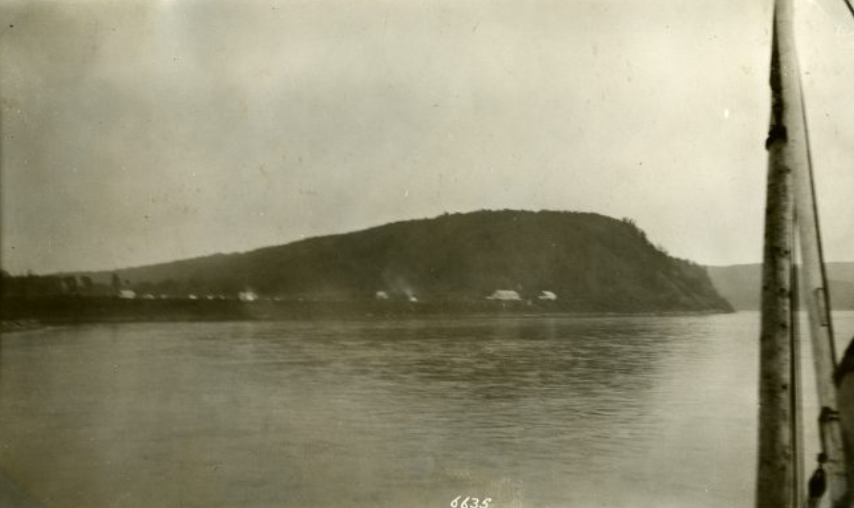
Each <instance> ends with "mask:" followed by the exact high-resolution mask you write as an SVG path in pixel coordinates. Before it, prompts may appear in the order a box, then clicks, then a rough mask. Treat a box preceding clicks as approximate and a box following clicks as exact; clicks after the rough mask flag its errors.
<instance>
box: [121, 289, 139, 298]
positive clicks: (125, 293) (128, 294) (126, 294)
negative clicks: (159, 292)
mask: <svg viewBox="0 0 854 508" xmlns="http://www.w3.org/2000/svg"><path fill="white" fill-rule="evenodd" d="M119 298H121V299H123V300H133V299H134V298H136V291H134V290H132V289H120V290H119Z"/></svg>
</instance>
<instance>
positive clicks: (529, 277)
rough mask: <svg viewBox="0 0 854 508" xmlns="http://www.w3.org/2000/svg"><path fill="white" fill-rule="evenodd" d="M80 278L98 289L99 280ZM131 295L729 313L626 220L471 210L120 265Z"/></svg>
mask: <svg viewBox="0 0 854 508" xmlns="http://www.w3.org/2000/svg"><path fill="white" fill-rule="evenodd" d="M79 275H81V276H82V275H87V276H90V277H91V278H92V279H94V280H97V281H100V282H106V281H108V280H109V279H110V277H111V274H110V273H106V272H101V273H94V274H91V273H90V274H79ZM118 275H119V277H120V278H121V279H122V280H123V281H125V280H126V281H128V282H127V284H128V285H129V286H130V287H132V288H133V289H135V290H136V291H137V293H140V294H142V293H153V294H164V293H165V294H169V295H187V294H190V293H192V294H196V295H199V296H200V297H204V295H220V294H224V295H232V296H233V295H234V294H236V292H238V291H242V290H245V289H252V290H253V291H255V292H257V293H258V294H259V295H260V296H261V297H271V298H280V299H283V300H297V299H301V300H318V301H339V302H340V301H357V300H358V301H361V300H366V299H370V300H373V299H375V298H376V297H377V296H378V293H380V292H381V293H382V297H383V298H385V297H386V296H387V297H388V298H389V299H390V300H394V299H409V298H410V297H414V298H417V300H418V301H419V302H446V303H453V302H460V303H463V302H474V301H478V302H482V301H484V300H485V298H486V297H487V296H489V295H490V294H492V293H493V292H495V291H496V290H511V291H515V292H517V293H518V294H519V295H520V297H521V298H522V300H532V301H533V302H537V301H538V299H539V298H538V297H540V296H542V291H551V292H553V293H555V294H556V295H557V299H556V300H554V301H549V302H547V303H548V305H549V306H551V307H552V308H559V309H562V310H580V311H615V312H624V311H631V312H634V311H729V310H730V307H729V305H728V304H727V302H726V301H725V300H724V299H723V298H721V297H720V296H719V295H718V294H717V292H716V291H715V289H714V288H713V286H712V284H711V283H710V281H709V279H708V277H707V275H706V271H705V269H704V268H702V267H700V266H698V265H696V264H694V263H691V262H689V261H684V260H680V259H676V258H672V257H670V256H668V255H667V254H666V253H665V252H663V251H662V250H660V249H658V248H656V247H655V246H653V245H652V244H651V243H650V242H649V241H648V240H647V238H646V235H645V234H644V233H643V231H641V230H640V229H638V228H637V227H636V226H635V225H634V224H633V223H632V222H631V221H629V220H616V219H612V218H609V217H605V216H602V215H597V214H590V213H571V212H524V211H481V212H474V213H466V214H452V215H447V214H446V215H443V216H440V217H437V218H433V219H424V220H413V221H405V222H397V223H392V224H388V225H384V226H380V227H375V228H372V229H367V230H364V231H359V232H355V233H348V234H343V235H334V236H325V237H318V238H312V239H307V240H303V241H299V242H295V243H291V244H287V245H282V246H277V247H268V248H264V249H259V250H255V251H251V252H246V253H239V254H228V255H215V256H209V257H204V258H196V259H188V260H184V261H177V262H173V263H167V264H161V265H153V266H146V267H139V268H130V269H126V270H121V271H119V272H118Z"/></svg>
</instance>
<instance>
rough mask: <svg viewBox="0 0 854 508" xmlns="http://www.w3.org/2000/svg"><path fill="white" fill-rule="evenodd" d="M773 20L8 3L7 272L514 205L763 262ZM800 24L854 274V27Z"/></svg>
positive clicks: (835, 14)
mask: <svg viewBox="0 0 854 508" xmlns="http://www.w3.org/2000/svg"><path fill="white" fill-rule="evenodd" d="M772 7H773V4H772V1H771V0H764V1H759V2H744V1H743V0H690V1H688V0H613V1H603V0H581V1H578V0H553V1H552V0H311V1H309V0H268V1H261V0H250V1H237V0H151V1H140V2H133V1H131V2H112V1H110V2H101V1H95V0H92V1H90V0H85V1H84V0H63V1H53V0H51V1H47V0H0V21H2V23H0V100H2V109H0V184H2V185H0V210H2V219H0V239H2V246H1V248H0V264H2V267H3V269H4V270H7V271H9V272H11V273H23V272H25V271H27V270H32V271H33V272H35V273H48V272H55V271H73V270H90V269H103V270H110V269H114V268H121V267H128V266H137V265H143V264H150V263H156V262H162V261H170V260H175V259H181V258H187V257H195V256H200V255H207V254H213V253H217V252H237V251H246V250H251V249H253V248H257V247H262V246H268V245H277V244H282V243H287V242H290V241H294V240H298V239H301V238H305V237H310V236H317V235H324V234H330V233H339V232H346V231H352V230H357V229H362V228H366V227H370V226H375V225H379V224H383V223H386V222H391V221H397V220H403V219H412V218H423V217H432V216H436V215H440V214H442V213H444V212H466V211H473V210H478V209H505V208H511V209H529V210H540V209H551V210H572V211H585V212H596V213H600V214H604V215H608V216H612V217H615V218H622V217H629V218H632V219H633V220H634V221H635V222H636V223H637V224H638V225H639V226H640V227H641V228H642V229H644V230H645V231H646V232H647V234H648V236H649V237H650V238H651V239H652V241H653V242H655V243H657V244H660V245H662V246H663V247H665V248H666V249H667V250H668V251H669V252H670V253H671V254H672V255H675V256H679V257H683V258H688V259H691V260H694V261H696V262H699V263H703V264H735V263H749V262H757V261H759V260H760V259H761V251H762V246H761V242H762V229H763V208H764V199H765V177H766V171H767V162H766V153H765V150H764V140H765V135H766V131H767V125H768V115H769V90H768V85H767V83H768V65H769V59H770V28H771V12H772ZM796 16H797V21H796V30H797V36H798V51H799V57H800V64H801V70H802V78H803V85H804V93H805V98H806V104H807V113H808V117H809V126H810V134H811V138H812V149H813V158H814V163H815V175H816V179H817V192H818V197H819V202H820V210H819V211H820V217H821V219H822V230H823V234H824V242H825V253H826V257H827V259H828V260H836V261H854V100H851V90H854V58H851V55H852V53H854V18H852V16H850V14H849V13H848V12H847V11H846V8H845V5H844V4H843V2H842V0H796Z"/></svg>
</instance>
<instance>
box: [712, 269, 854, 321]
mask: <svg viewBox="0 0 854 508" xmlns="http://www.w3.org/2000/svg"><path fill="white" fill-rule="evenodd" d="M708 272H709V277H710V278H711V279H712V283H713V284H714V285H715V288H716V289H717V290H718V292H719V293H720V294H721V296H723V297H724V298H726V299H727V300H728V301H729V302H730V303H731V304H732V306H733V307H735V308H736V309H738V310H757V309H759V299H760V294H761V291H762V265H760V264H749V265H731V266H710V267H708ZM827 278H828V286H829V287H830V304H831V306H832V308H834V309H840V310H841V309H851V310H854V263H827Z"/></svg>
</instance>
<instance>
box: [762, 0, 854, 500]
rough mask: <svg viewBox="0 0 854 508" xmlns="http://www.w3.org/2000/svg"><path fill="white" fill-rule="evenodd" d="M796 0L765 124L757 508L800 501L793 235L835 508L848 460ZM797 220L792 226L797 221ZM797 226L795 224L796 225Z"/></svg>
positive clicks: (778, 8) (775, 56) (787, 8)
mask: <svg viewBox="0 0 854 508" xmlns="http://www.w3.org/2000/svg"><path fill="white" fill-rule="evenodd" d="M793 10H794V9H793V5H792V0H775V3H774V23H773V25H774V26H773V39H772V53H771V76H770V85H771V121H770V127H769V133H768V140H767V141H766V148H767V149H768V187H767V189H768V194H767V203H766V215H765V250H764V261H763V284H762V324H761V336H760V381H759V392H760V411H759V456H758V475H757V491H756V507H757V508H772V507H773V508H787V507H791V508H794V507H795V506H799V505H800V504H801V503H802V502H803V495H802V493H801V489H802V485H803V480H802V478H801V476H802V473H801V471H802V460H803V457H801V456H800V455H801V447H800V446H799V440H800V437H801V436H799V428H800V423H799V422H800V414H799V413H800V408H799V403H798V395H799V394H798V390H799V382H798V379H797V377H798V376H797V375H796V373H797V371H798V365H797V361H798V354H797V353H798V350H797V348H798V342H797V330H796V329H795V327H796V326H797V320H796V319H795V314H794V312H793V311H794V310H795V309H794V308H793V302H796V301H797V300H796V299H795V298H794V295H793V292H792V289H793V284H794V283H795V281H794V280H793V278H794V276H793V275H792V273H793V270H792V266H793V255H794V248H795V241H794V239H795V238H794V237H795V235H797V237H798V240H800V241H799V244H800V251H801V256H802V261H803V270H802V274H803V276H802V278H803V284H802V287H801V291H802V293H803V294H804V296H805V300H806V303H807V310H808V313H809V322H810V334H811V338H812V341H811V342H812V349H813V358H814V366H815V375H816V387H817V390H818V398H819V403H820V405H821V407H822V411H821V416H820V422H819V423H820V431H821V441H822V443H821V444H822V450H823V452H824V454H825V455H826V462H825V465H824V470H825V473H826V478H827V484H828V485H827V486H828V494H829V497H830V501H831V506H833V507H834V508H837V507H843V506H848V500H847V478H846V462H845V460H846V457H845V448H844V441H843V437H842V427H841V424H840V422H839V417H838V413H837V393H836V386H835V384H834V382H833V375H834V370H835V368H836V353H835V348H834V344H833V333H832V328H831V320H830V310H829V309H830V306H829V302H828V294H827V284H826V277H825V273H824V263H823V259H822V252H821V242H820V237H819V228H818V214H817V212H816V206H815V190H814V187H813V178H812V168H811V161H810V155H809V144H808V139H807V126H806V115H805V109H804V104H803V96H802V90H801V83H800V71H799V68H798V58H797V53H796V50H795V34H794V23H793ZM796 218H797V220H796V221H795V219H796ZM795 222H796V223H797V227H796V226H795V225H794V224H795Z"/></svg>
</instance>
